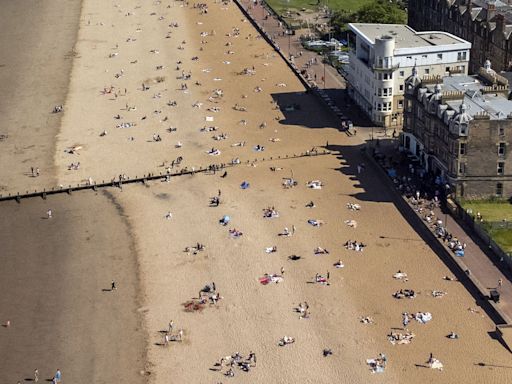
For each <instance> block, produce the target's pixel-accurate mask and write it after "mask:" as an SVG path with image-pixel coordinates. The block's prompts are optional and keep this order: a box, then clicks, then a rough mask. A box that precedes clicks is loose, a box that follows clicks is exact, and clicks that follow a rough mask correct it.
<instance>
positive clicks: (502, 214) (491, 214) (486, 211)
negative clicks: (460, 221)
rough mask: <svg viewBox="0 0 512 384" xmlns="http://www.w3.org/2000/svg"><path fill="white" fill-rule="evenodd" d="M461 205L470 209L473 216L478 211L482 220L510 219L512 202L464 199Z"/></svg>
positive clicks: (511, 217) (511, 219) (511, 216)
mask: <svg viewBox="0 0 512 384" xmlns="http://www.w3.org/2000/svg"><path fill="white" fill-rule="evenodd" d="M462 206H463V207H464V209H466V210H468V209H472V210H473V215H474V216H476V213H477V212H480V214H481V215H482V218H483V219H484V221H501V220H503V219H505V220H507V221H512V204H510V203H508V202H504V203H498V202H489V201H464V202H463V203H462Z"/></svg>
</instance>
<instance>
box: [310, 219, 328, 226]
mask: <svg viewBox="0 0 512 384" xmlns="http://www.w3.org/2000/svg"><path fill="white" fill-rule="evenodd" d="M308 224H310V225H312V226H313V227H321V226H322V225H324V224H325V222H324V221H323V220H318V219H308Z"/></svg>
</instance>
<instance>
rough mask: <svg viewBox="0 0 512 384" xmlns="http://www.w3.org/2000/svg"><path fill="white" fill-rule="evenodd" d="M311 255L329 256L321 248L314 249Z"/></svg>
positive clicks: (326, 251) (327, 252)
mask: <svg viewBox="0 0 512 384" xmlns="http://www.w3.org/2000/svg"><path fill="white" fill-rule="evenodd" d="M313 253H314V254H315V255H328V254H329V251H328V250H327V249H325V248H322V247H316V248H315V249H314V250H313Z"/></svg>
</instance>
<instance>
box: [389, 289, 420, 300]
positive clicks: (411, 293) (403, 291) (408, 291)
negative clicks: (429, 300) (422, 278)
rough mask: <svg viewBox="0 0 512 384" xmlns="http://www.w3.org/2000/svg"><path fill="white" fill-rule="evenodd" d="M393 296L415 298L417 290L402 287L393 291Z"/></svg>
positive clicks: (396, 297)
mask: <svg viewBox="0 0 512 384" xmlns="http://www.w3.org/2000/svg"><path fill="white" fill-rule="evenodd" d="M393 297H394V298H395V299H414V298H415V297H416V292H414V290H412V289H400V290H399V291H396V292H395V293H393Z"/></svg>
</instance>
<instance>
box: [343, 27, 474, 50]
mask: <svg viewBox="0 0 512 384" xmlns="http://www.w3.org/2000/svg"><path fill="white" fill-rule="evenodd" d="M349 27H350V29H351V30H352V31H353V32H354V33H356V34H358V35H360V36H362V37H363V38H365V40H367V42H368V43H370V44H372V45H373V44H375V39H376V38H380V37H382V36H391V37H393V38H394V39H395V49H401V48H421V47H432V46H446V45H452V44H461V43H466V44H468V47H467V49H469V48H470V47H471V46H470V45H469V43H468V42H467V41H465V40H463V39H461V38H459V37H457V36H454V35H452V34H450V33H447V32H437V31H436V32H416V31H415V30H414V29H412V28H411V27H409V26H407V25H403V24H366V23H350V24H349Z"/></svg>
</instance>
